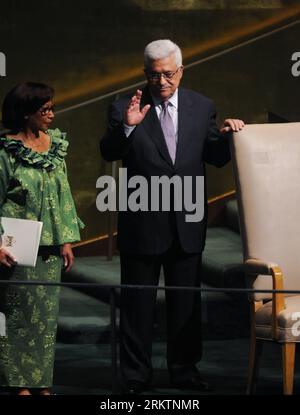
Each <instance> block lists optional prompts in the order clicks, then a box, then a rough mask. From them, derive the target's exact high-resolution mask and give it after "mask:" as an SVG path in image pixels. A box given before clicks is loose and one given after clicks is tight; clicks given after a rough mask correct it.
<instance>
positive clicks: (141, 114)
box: [124, 89, 151, 126]
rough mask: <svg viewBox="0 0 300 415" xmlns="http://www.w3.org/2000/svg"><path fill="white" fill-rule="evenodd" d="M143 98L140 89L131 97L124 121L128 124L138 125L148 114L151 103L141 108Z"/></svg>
mask: <svg viewBox="0 0 300 415" xmlns="http://www.w3.org/2000/svg"><path fill="white" fill-rule="evenodd" d="M141 98H142V91H140V90H139V89H138V90H137V91H136V93H135V95H133V97H132V98H131V99H130V101H129V103H128V105H127V107H126V109H125V114H124V123H125V124H126V125H130V126H133V125H137V124H140V123H141V122H142V121H143V119H144V118H145V115H146V114H147V112H148V110H149V108H150V106H151V105H149V104H147V105H145V106H144V107H143V108H141Z"/></svg>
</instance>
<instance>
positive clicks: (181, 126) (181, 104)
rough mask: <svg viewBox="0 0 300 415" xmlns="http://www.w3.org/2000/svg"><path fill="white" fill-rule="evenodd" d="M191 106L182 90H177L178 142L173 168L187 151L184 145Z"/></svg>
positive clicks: (191, 112) (191, 113) (191, 115)
mask: <svg viewBox="0 0 300 415" xmlns="http://www.w3.org/2000/svg"><path fill="white" fill-rule="evenodd" d="M192 117H193V106H192V102H191V100H190V98H189V96H188V95H187V94H186V91H185V90H184V89H181V88H178V141H177V147H176V158H175V166H176V165H177V164H178V163H179V162H180V160H181V159H182V157H183V155H184V152H185V151H186V150H187V148H186V146H185V144H186V139H187V137H188V132H189V127H190V126H191V124H192Z"/></svg>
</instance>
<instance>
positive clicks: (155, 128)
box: [141, 88, 173, 167]
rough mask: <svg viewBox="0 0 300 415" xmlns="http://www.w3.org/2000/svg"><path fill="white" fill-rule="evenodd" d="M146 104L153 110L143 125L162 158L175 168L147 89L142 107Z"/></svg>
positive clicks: (144, 92) (149, 112)
mask: <svg viewBox="0 0 300 415" xmlns="http://www.w3.org/2000/svg"><path fill="white" fill-rule="evenodd" d="M146 104H150V105H151V108H150V110H149V111H148V112H147V114H146V117H145V118H144V120H143V123H142V125H143V127H144V128H145V130H146V132H147V134H148V135H149V137H151V139H152V140H153V141H154V143H155V145H156V147H157V149H158V151H159V153H160V154H161V156H162V157H163V158H164V159H165V160H166V162H167V163H168V164H170V165H171V166H172V167H173V163H172V160H171V157H170V154H169V150H168V147H167V144H166V141H165V137H164V134H163V131H162V129H161V126H160V122H159V119H158V117H157V113H156V110H155V106H154V104H153V101H152V98H151V95H150V93H149V91H148V88H145V89H144V90H143V95H142V102H141V105H142V107H143V106H144V105H146Z"/></svg>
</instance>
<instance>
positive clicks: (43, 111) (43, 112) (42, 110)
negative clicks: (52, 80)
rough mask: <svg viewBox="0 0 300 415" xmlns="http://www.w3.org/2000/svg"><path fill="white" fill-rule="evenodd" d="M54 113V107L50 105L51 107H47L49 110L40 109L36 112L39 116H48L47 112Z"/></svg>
mask: <svg viewBox="0 0 300 415" xmlns="http://www.w3.org/2000/svg"><path fill="white" fill-rule="evenodd" d="M54 111H55V107H54V105H52V106H51V107H49V108H43V107H41V108H40V109H39V110H38V112H39V113H40V114H41V115H48V114H49V112H53V113H54Z"/></svg>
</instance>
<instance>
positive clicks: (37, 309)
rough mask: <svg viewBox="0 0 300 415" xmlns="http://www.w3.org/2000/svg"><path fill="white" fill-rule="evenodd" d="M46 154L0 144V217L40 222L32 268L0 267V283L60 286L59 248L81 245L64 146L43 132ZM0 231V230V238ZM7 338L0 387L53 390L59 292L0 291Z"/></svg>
mask: <svg viewBox="0 0 300 415" xmlns="http://www.w3.org/2000/svg"><path fill="white" fill-rule="evenodd" d="M47 133H48V134H49V136H50V138H51V146H50V149H49V151H47V152H44V153H37V152H35V151H33V150H31V149H29V148H27V147H25V146H24V145H23V144H22V142H21V141H18V140H13V139H8V138H4V137H3V138H0V216H7V217H13V218H20V219H31V220H40V221H42V222H43V230H42V235H41V242H40V245H41V248H40V250H41V255H40V253H39V256H38V259H37V264H36V267H35V268H29V267H18V266H16V267H15V268H14V269H9V268H6V267H5V266H0V276H1V279H10V280H23V281H24V280H25V281H35V280H36V281H53V282H59V281H60V277H61V268H62V259H61V256H60V245H62V244H64V243H68V242H75V241H78V240H80V234H79V228H80V227H82V226H83V225H82V223H81V221H80V220H79V219H78V217H77V214H76V210H75V206H74V202H73V198H72V194H71V191H70V187H69V184H68V179H67V173H66V164H65V160H64V158H65V156H66V154H67V147H68V142H67V141H66V138H65V134H64V133H61V132H60V131H59V130H58V129H55V130H48V131H47ZM2 232H3V229H2V228H1V226H0V233H2ZM0 289H1V291H0V310H1V311H3V312H4V314H5V316H6V333H5V336H0V385H2V386H11V387H32V388H45V387H50V386H51V385H52V378H53V364H54V351H55V338H56V328H57V317H58V305H59V288H58V287H49V286H42V285H35V286H24V285H23V286H22V285H9V286H0Z"/></svg>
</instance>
